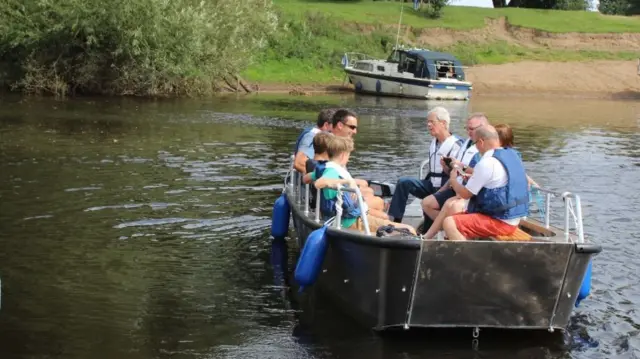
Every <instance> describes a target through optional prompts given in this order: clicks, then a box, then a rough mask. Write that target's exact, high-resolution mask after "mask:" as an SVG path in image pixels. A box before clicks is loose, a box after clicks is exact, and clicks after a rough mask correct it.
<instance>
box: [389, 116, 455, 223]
mask: <svg viewBox="0 0 640 359" xmlns="http://www.w3.org/2000/svg"><path fill="white" fill-rule="evenodd" d="M450 122H451V117H450V116H449V111H447V110H446V109H445V108H444V107H440V106H438V107H435V108H433V109H432V110H431V111H429V112H428V113H427V128H428V129H429V133H430V134H431V136H432V137H433V140H432V141H431V145H430V146H429V173H427V176H426V177H425V178H424V179H418V178H413V177H402V178H400V179H399V180H398V182H397V183H396V189H395V191H394V192H393V197H392V198H391V204H390V205H389V212H388V213H389V216H390V217H391V218H393V221H394V222H397V223H400V222H402V217H403V216H404V212H405V209H406V207H407V200H408V199H409V194H411V195H413V196H415V197H417V198H420V199H423V198H425V197H427V196H428V195H430V194H433V193H435V192H436V191H437V190H438V189H440V187H441V186H442V184H443V183H445V182H447V180H449V172H445V171H444V169H443V167H442V164H441V162H440V157H442V156H444V157H449V156H451V155H452V154H456V153H458V151H459V150H460V144H461V142H460V139H458V138H457V137H456V136H454V135H452V134H451V132H449V123H450Z"/></svg>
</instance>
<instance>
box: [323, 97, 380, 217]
mask: <svg viewBox="0 0 640 359" xmlns="http://www.w3.org/2000/svg"><path fill="white" fill-rule="evenodd" d="M331 133H333V134H334V135H336V136H338V137H349V138H351V139H353V136H354V135H356V134H357V133H358V117H357V115H356V114H355V113H354V112H352V111H349V110H347V109H339V110H337V111H335V113H334V114H333V117H332V119H331ZM355 181H356V183H357V184H358V187H360V191H362V195H363V196H365V197H367V198H369V199H370V201H371V202H372V206H371V208H379V209H380V210H382V209H383V208H384V201H383V200H382V198H379V197H375V196H374V191H373V188H371V187H369V183H367V181H365V180H363V179H359V178H356V180H355Z"/></svg>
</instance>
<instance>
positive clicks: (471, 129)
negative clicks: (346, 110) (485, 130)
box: [464, 125, 482, 131]
mask: <svg viewBox="0 0 640 359" xmlns="http://www.w3.org/2000/svg"><path fill="white" fill-rule="evenodd" d="M480 127H482V125H478V126H476V127H469V126H465V127H464V129H465V130H467V131H475V130H477V129H478V128H480Z"/></svg>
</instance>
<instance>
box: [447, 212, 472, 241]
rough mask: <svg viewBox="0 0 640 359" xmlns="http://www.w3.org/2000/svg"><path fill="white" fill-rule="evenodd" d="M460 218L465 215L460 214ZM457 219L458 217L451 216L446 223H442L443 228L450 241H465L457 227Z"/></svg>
mask: <svg viewBox="0 0 640 359" xmlns="http://www.w3.org/2000/svg"><path fill="white" fill-rule="evenodd" d="M458 216H464V214H459V215H458ZM455 217H456V216H450V217H447V218H445V219H444V221H442V228H443V229H444V233H445V234H446V235H447V237H448V238H449V240H450V241H464V240H466V238H465V237H464V236H463V235H462V233H460V231H459V230H458V227H456V221H455V219H454V218H455Z"/></svg>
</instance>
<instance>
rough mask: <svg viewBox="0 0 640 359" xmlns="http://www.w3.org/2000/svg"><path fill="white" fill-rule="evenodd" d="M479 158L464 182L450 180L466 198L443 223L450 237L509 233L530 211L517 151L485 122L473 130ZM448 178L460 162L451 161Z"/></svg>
mask: <svg viewBox="0 0 640 359" xmlns="http://www.w3.org/2000/svg"><path fill="white" fill-rule="evenodd" d="M476 139H477V140H476V146H477V148H478V151H479V152H480V153H481V154H482V158H481V159H480V161H479V162H478V163H477V164H476V166H475V168H474V171H473V175H472V176H471V178H469V181H468V182H467V184H466V185H464V186H463V185H462V184H460V183H459V182H458V181H451V187H452V188H453V190H454V191H455V192H456V194H457V195H458V196H460V197H462V198H464V199H469V204H468V206H467V210H466V211H465V212H464V213H459V214H456V215H453V216H450V217H447V218H445V220H444V222H443V224H442V226H443V228H444V231H445V233H446V234H447V237H449V239H450V240H465V239H475V238H486V237H495V236H509V235H512V234H513V233H514V232H515V231H516V229H518V224H519V223H520V220H521V219H522V218H523V217H526V216H527V215H528V214H529V194H528V185H527V175H526V173H525V170H524V165H523V164H522V161H521V160H520V157H519V156H518V154H517V153H516V152H515V151H514V150H512V149H510V148H506V149H505V148H501V147H500V138H499V137H498V132H497V131H496V129H495V128H494V127H493V126H490V125H486V126H483V127H482V128H479V129H478V130H477V132H476ZM453 167H454V169H453V170H452V172H451V178H455V177H456V175H457V173H456V172H455V171H457V169H458V168H461V167H462V165H461V164H460V163H458V162H457V161H456V162H454V163H453Z"/></svg>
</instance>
